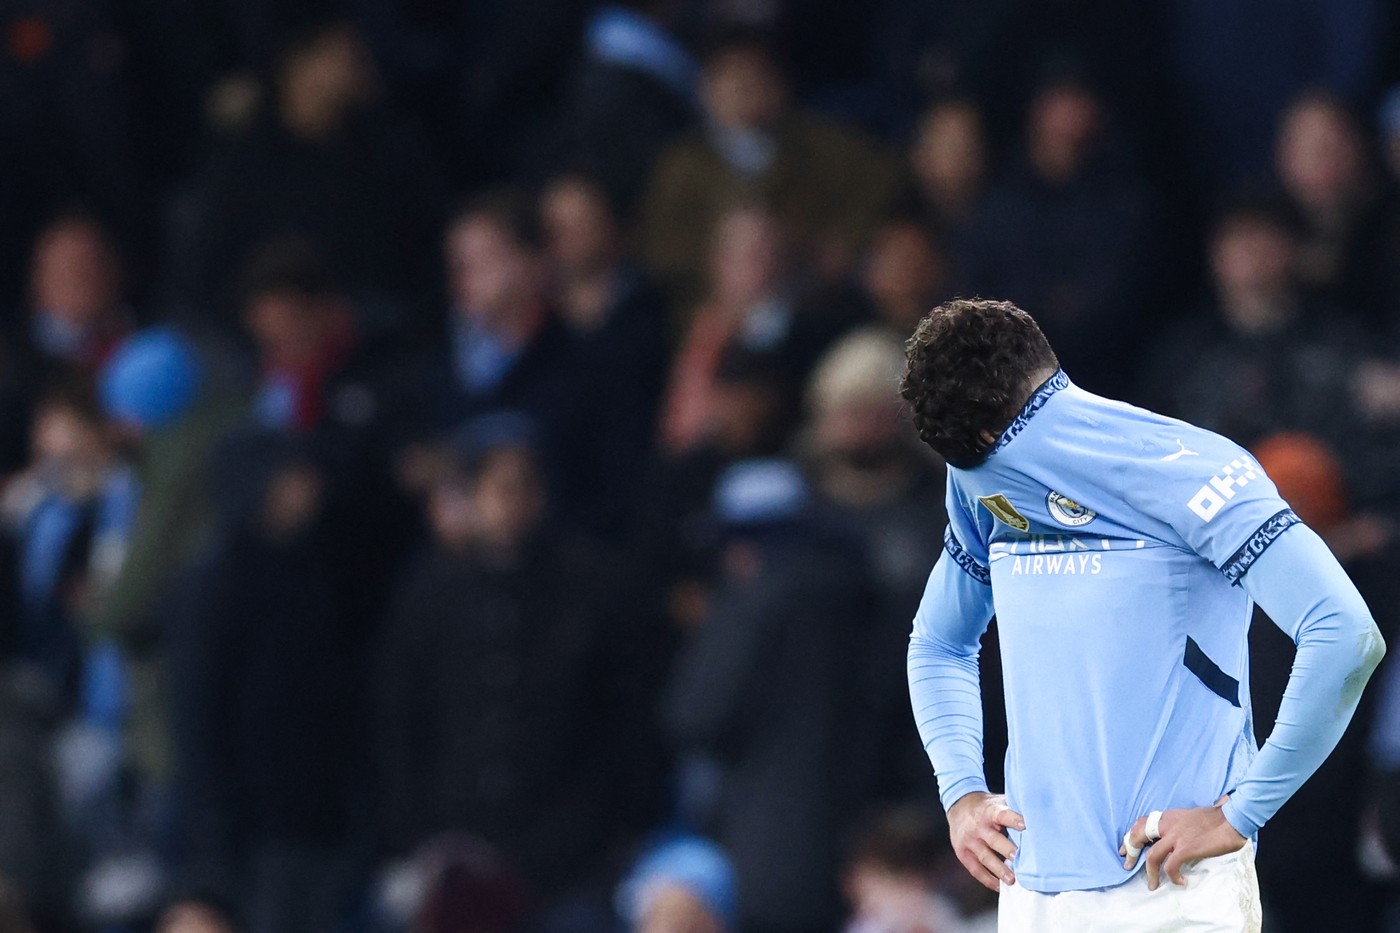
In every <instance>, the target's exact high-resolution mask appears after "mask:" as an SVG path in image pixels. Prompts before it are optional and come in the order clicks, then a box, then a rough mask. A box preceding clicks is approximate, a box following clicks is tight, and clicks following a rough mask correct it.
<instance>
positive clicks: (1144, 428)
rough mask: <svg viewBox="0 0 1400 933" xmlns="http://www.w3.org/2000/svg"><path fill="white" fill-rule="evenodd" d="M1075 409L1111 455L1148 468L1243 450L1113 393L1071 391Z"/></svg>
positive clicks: (1213, 459)
mask: <svg viewBox="0 0 1400 933" xmlns="http://www.w3.org/2000/svg"><path fill="white" fill-rule="evenodd" d="M1076 396H1077V397H1076V398H1075V399H1074V401H1075V404H1074V406H1073V408H1072V416H1074V415H1077V416H1078V420H1079V421H1080V423H1081V424H1083V425H1084V426H1085V427H1086V428H1087V429H1088V432H1087V433H1089V434H1090V435H1091V436H1092V438H1093V440H1094V442H1095V443H1096V445H1097V446H1099V447H1100V448H1102V449H1103V450H1104V452H1105V453H1109V454H1111V455H1112V456H1114V457H1115V458H1121V459H1122V460H1124V461H1126V462H1127V463H1129V464H1137V465H1139V466H1141V467H1143V468H1145V469H1148V470H1151V471H1154V472H1155V471H1158V470H1160V469H1162V467H1161V466H1159V465H1164V464H1182V465H1184V466H1187V467H1190V466H1191V465H1192V464H1194V463H1201V464H1204V463H1214V462H1216V461H1220V460H1221V459H1222V458H1223V459H1224V460H1227V461H1228V460H1231V459H1234V458H1236V457H1239V456H1241V455H1246V456H1247V454H1246V453H1245V450H1244V448H1242V447H1241V446H1240V445H1239V444H1237V443H1235V442H1234V441H1232V440H1230V439H1229V438H1228V437H1225V436H1224V435H1222V434H1217V433H1216V432H1214V431H1211V430H1209V429H1207V428H1203V427H1200V426H1199V425H1194V424H1191V423H1190V422H1187V421H1182V420H1180V419H1178V418H1172V417H1170V416H1168V415H1163V414H1160V413H1158V412H1155V411H1151V410H1149V409H1146V408H1141V407H1139V406H1136V405H1133V404H1131V403H1129V402H1123V401H1119V400H1117V399H1109V398H1104V397H1102V396H1097V395H1093V394H1092V393H1088V392H1082V391H1081V392H1078V393H1076Z"/></svg>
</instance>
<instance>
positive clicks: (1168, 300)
mask: <svg viewBox="0 0 1400 933" xmlns="http://www.w3.org/2000/svg"><path fill="white" fill-rule="evenodd" d="M1397 84H1400V10H1397V9H1396V8H1395V5H1394V4H1391V3H1386V2H1382V0H1268V2H1265V0H1229V2H1222V0H1142V2H1138V3H1132V4H1127V3H1117V2H1111V0H634V2H622V3H601V2H596V0H475V2H452V0H280V2H273V0H204V2H201V3H186V2H181V0H6V2H4V3H3V4H0V218H3V223H0V308H3V309H4V310H3V318H2V319H0V527H2V528H3V535H0V933H49V931H54V933H67V931H74V933H143V931H148V930H158V931H161V933H233V931H246V933H282V931H286V933H341V931H344V933H355V931H365V933H400V931H404V933H407V931H412V933H449V931H450V933H506V931H545V933H613V931H624V930H637V931H645V933H726V931H727V933H808V931H812V933H815V931H831V930H841V929H844V930H848V931H850V933H973V931H989V930H993V929H995V899H994V897H993V898H991V899H990V900H989V898H988V895H987V894H986V892H983V891H982V890H981V889H980V888H977V887H976V886H975V885H974V884H973V883H972V882H971V881H970V879H968V878H966V876H965V875H964V873H963V872H962V871H961V869H960V868H959V867H958V866H957V864H956V860H955V859H954V858H953V857H952V855H951V853H950V852H949V850H948V845H947V842H946V827H945V826H944V825H943V824H942V822H941V821H942V815H941V811H940V809H939V807H938V804H937V797H936V788H935V784H934V780H933V775H932V773H931V769H930V768H929V766H928V764H927V762H926V761H925V759H924V757H923V753H922V750H921V748H920V745H919V740H918V737H917V735H916V733H915V730H914V728H913V723H912V717H911V715H910V714H909V712H908V705H907V697H906V687H905V681H904V673H903V666H904V646H905V642H906V640H907V636H908V630H909V625H910V619H911V618H912V614H913V611H914V608H915V606H916V605H917V603H918V600H919V597H920V594H921V592H922V587H923V582H924V579H925V577H926V575H927V573H928V570H929V568H930V567H931V566H932V564H933V562H934V561H935V560H936V559H937V557H938V555H939V553H940V550H941V540H942V533H943V524H944V518H945V517H944V514H943V510H942V508H943V507H942V465H941V464H940V463H938V462H936V461H935V460H934V459H932V458H931V457H930V456H929V455H928V454H927V453H926V452H925V451H923V450H922V449H920V448H919V447H917V446H916V444H915V443H914V441H915V438H914V434H913V432H912V430H911V429H910V428H909V427H908V425H907V424H906V423H905V422H906V419H905V415H904V413H903V412H902V411H901V408H900V406H899V404H898V400H897V398H896V394H895V391H894V384H895V382H896V380H897V378H898V375H899V372H900V370H901V367H902V348H901V342H902V340H903V339H904V338H905V337H907V336H908V334H909V333H910V332H911V331H912V329H913V327H914V325H915V323H916V322H917V321H918V319H919V318H920V317H921V316H922V315H923V314H924V313H925V312H926V311H927V310H928V309H929V308H930V307H932V306H933V305H934V304H935V303H937V302H939V301H941V300H944V299H946V298H949V297H952V296H954V295H971V294H980V295H984V296H990V297H998V298H1008V299H1012V300H1014V301H1016V302H1018V303H1019V304H1021V305H1022V306H1024V307H1025V308H1027V309H1028V310H1030V311H1031V312H1032V313H1034V314H1035V315H1036V316H1037V317H1038V318H1039V320H1040V321H1041V323H1042V324H1043V325H1044V328H1045V330H1046V331H1047V332H1048V334H1049V336H1050V339H1051V341H1052V342H1053V343H1054V344H1055V346H1056V348H1057V349H1058V351H1059V352H1060V354H1061V358H1062V361H1063V363H1064V365H1065V368H1066V369H1067V370H1068V372H1069V373H1070V374H1071V376H1072V377H1073V378H1074V379H1075V380H1076V381H1078V382H1079V383H1080V384H1081V385H1083V386H1085V387H1087V388H1089V389H1091V390H1094V391H1098V392H1101V393H1105V394H1110V395H1115V396H1119V397H1123V398H1126V399H1128V400H1131V401H1134V402H1137V403H1141V404H1145V405H1148V406H1150V407H1153V408H1156V409H1158V410H1160V411H1163V412H1165V413H1168V414H1171V415H1175V416H1179V417H1183V418H1186V419H1189V420H1192V421H1195V422H1197V423H1200V424H1202V425H1204V426H1206V427H1209V428H1213V429H1216V430H1219V431H1221V432H1224V433H1226V434H1228V435H1230V436H1231V437H1233V438H1235V439H1236V440H1238V441H1240V442H1241V443H1244V444H1246V445H1247V446H1249V447H1250V448H1251V450H1253V451H1254V452H1255V453H1256V455H1257V456H1258V458H1259V459H1260V461H1261V462H1262V463H1263V464H1264V465H1265V467H1266V468H1267V469H1268V470H1269V472H1270V473H1271V474H1272V476H1273V477H1274V478H1275V479H1276V480H1277V482H1278V484H1279V486H1280V487H1281V488H1282V490H1283V493H1284V495H1285V496H1286V497H1287V498H1288V499H1289V500H1290V501H1291V502H1292V503H1293V505H1294V506H1295V508H1296V510H1297V511H1298V512H1299V513H1300V514H1301V515H1302V516H1303V517H1304V519H1305V520H1307V521H1308V522H1309V523H1310V524H1312V525H1313V527H1315V528H1316V529H1317V530H1318V531H1319V532H1320V533H1322V534H1323V536H1324V537H1326V538H1327V540H1328V542H1329V543H1330V544H1331V546H1332V547H1333V548H1334V550H1336V552H1337V553H1338V555H1339V556H1340V557H1341V558H1342V559H1343V561H1344V562H1345V563H1346V565H1347V567H1348V569H1349V570H1350V571H1351V572H1352V573H1353V575H1354V576H1355V578H1356V580H1357V582H1358V584H1359V585H1360V586H1361V588H1362V590H1363V592H1364V593H1365V594H1366V596H1367V597H1368V599H1369V601H1370V604H1371V607H1372V609H1373V610H1374V612H1375V614H1376V617H1377V620H1378V621H1379V623H1380V624H1381V626H1382V629H1383V631H1384V632H1385V634H1386V636H1387V637H1388V638H1390V639H1391V640H1392V642H1393V640H1394V639H1395V638H1396V637H1397V635H1398V634H1400V626H1397V613H1400V607H1398V606H1397V599H1398V598H1400V593H1397V589H1398V588H1400V572H1397V571H1400V563H1397V556H1398V552H1397V539H1396V524H1395V522H1396V519H1397V516H1400V88H1396V87H1395V86H1396V85H1397ZM1252 638H1253V641H1254V643H1255V644H1254V671H1253V681H1254V683H1253V687H1254V690H1253V692H1254V701H1255V711H1256V713H1255V719H1256V725H1257V730H1258V732H1259V734H1260V735H1264V734H1266V733H1267V732H1268V730H1269V728H1270V726H1271V725H1272V722H1273V717H1274V714H1275V713H1276V711H1277V706H1278V699H1279V696H1280V694H1281V691H1282V688H1283V683H1284V681H1285V679H1286V677H1287V674H1288V671H1289V666H1290V664H1291V660H1292V646H1291V644H1289V642H1288V640H1287V639H1286V638H1285V637H1284V636H1282V635H1281V634H1279V633H1278V631H1277V630H1275V629H1274V628H1273V627H1272V626H1270V625H1268V624H1267V622H1263V621H1262V620H1261V622H1260V623H1259V624H1257V625H1256V626H1255V629H1254V633H1253V636H1252ZM1395 654H1396V652H1392V656H1394V655H1395ZM983 666H984V671H983V675H984V682H985V683H986V684H987V685H988V694H989V699H988V701H987V705H988V710H987V733H988V740H987V746H988V747H987V759H988V771H989V778H990V780H991V782H992V785H993V786H994V787H995V786H999V782H1000V774H999V772H1000V770H1001V765H1000V758H1001V754H1002V750H1003V748H1004V725H1003V719H1002V713H1001V711H1000V709H999V701H998V700H997V699H996V693H997V685H998V683H999V673H998V670H997V662H996V642H995V630H993V632H992V633H990V634H989V636H988V639H987V651H986V652H985V653H984V658H983ZM1394 671H1400V666H1398V665H1397V664H1396V663H1395V662H1391V667H1390V669H1387V668H1382V671H1381V673H1380V674H1379V675H1378V679H1377V681H1376V685H1375V687H1374V688H1373V689H1372V690H1371V691H1369V693H1368V695H1367V698H1366V700H1365V701H1363V705H1362V709H1361V712H1360V714H1359V715H1358V717H1357V719H1356V721H1355V722H1354V723H1353V726H1352V728H1351V731H1350V732H1349V733H1348V735H1347V737H1346V738H1345V739H1344V741H1343V744H1342V746H1341V748H1340V749H1339V750H1338V752H1337V753H1336V754H1334V755H1333V757H1332V758H1331V760H1329V762H1328V763H1327V764H1326V765H1325V766H1324V768H1323V770H1322V771H1321V772H1320V773H1319V774H1318V775H1317V777H1316V778H1314V779H1313V780H1312V781H1311V782H1310V783H1309V784H1308V785H1307V786H1306V787H1305V788H1304V789H1303V791H1302V792H1301V793H1300V794H1299V795H1298V797H1297V798H1296V799H1295V800H1294V801H1293V802H1292V803H1290V804H1289V805H1288V807H1286V808H1285V809H1284V811H1283V812H1282V813H1281V814H1280V815H1279V817H1278V818H1277V819H1276V820H1275V821H1274V822H1273V823H1271V824H1270V826H1269V827H1268V828H1267V829H1266V830H1265V832H1264V835H1263V839H1262V842H1261V847H1260V854H1259V869H1260V875H1261V880H1262V886H1263V895H1264V900H1265V905H1266V910H1267V912H1268V916H1269V920H1268V924H1269V929H1271V930H1275V931H1281V933H1290V931H1308V933H1311V931H1324V930H1325V931H1363V933H1364V931H1373V930H1374V931H1381V930H1400V924H1398V923H1397V920H1396V919H1395V917H1394V916H1393V913H1394V910H1393V908H1394V905H1395V901H1396V891H1397V889H1396V885H1397V880H1396V879H1397V869H1396V861H1395V860H1394V858H1393V856H1392V855H1391V853H1392V852H1394V853H1396V855H1400V846H1397V845H1396V842H1397V841H1400V810H1397V807H1396V806H1395V801H1396V799H1397V797H1400V793H1397V789H1396V788H1397V783H1396V779H1395V776H1396V775H1397V774H1400V674H1396V673H1393V672H1394ZM1391 681H1395V683H1392V682H1391Z"/></svg>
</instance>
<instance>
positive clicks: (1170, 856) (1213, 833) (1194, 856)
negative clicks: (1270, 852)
mask: <svg viewBox="0 0 1400 933" xmlns="http://www.w3.org/2000/svg"><path fill="white" fill-rule="evenodd" d="M1229 799H1230V798H1228V797H1221V798H1220V799H1219V800H1217V801H1216V802H1215V805H1214V806H1210V807H1193V808H1192V809H1189V810H1163V811H1162V818H1161V820H1160V822H1159V823H1158V828H1159V829H1161V831H1162V836H1161V838H1160V839H1157V840H1156V841H1149V840H1148V838H1147V817H1145V816H1143V817H1139V818H1138V821H1137V822H1136V823H1134V824H1133V828H1132V829H1131V830H1129V831H1128V839H1129V841H1131V842H1132V844H1133V845H1135V846H1137V847H1138V848H1141V849H1146V850H1147V851H1146V852H1145V853H1140V854H1145V855H1146V857H1147V887H1148V889H1149V890H1152V891H1155V890H1157V886H1158V885H1159V884H1161V882H1162V872H1164V871H1165V872H1166V875H1167V877H1168V878H1170V879H1171V880H1172V883H1173V884H1179V885H1182V886H1185V884H1186V879H1185V878H1184V877H1182V874H1181V869H1182V868H1183V867H1185V866H1186V865H1187V864H1188V863H1190V862H1196V861H1199V860H1201V859H1205V858H1214V857H1215V856H1217V855H1228V854H1229V853H1231V852H1238V851H1239V850H1240V849H1242V848H1244V844H1245V842H1246V841H1247V840H1246V839H1245V837H1243V836H1241V835H1240V834H1239V833H1238V832H1236V830H1235V827H1233V826H1231V825H1230V824H1229V823H1228V822H1227V821H1226V819H1225V814H1224V811H1222V810H1221V809H1220V808H1221V806H1222V805H1223V804H1224V803H1225V801H1226V800H1229ZM1149 846H1150V848H1149ZM1118 854H1119V855H1121V856H1123V867H1124V868H1126V869H1128V870H1130V871H1131V870H1132V868H1133V867H1134V866H1135V865H1137V860H1138V858H1139V855H1130V854H1129V853H1128V851H1127V849H1126V848H1124V847H1123V846H1119V847H1118Z"/></svg>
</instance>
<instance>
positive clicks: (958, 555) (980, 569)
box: [943, 528, 992, 586]
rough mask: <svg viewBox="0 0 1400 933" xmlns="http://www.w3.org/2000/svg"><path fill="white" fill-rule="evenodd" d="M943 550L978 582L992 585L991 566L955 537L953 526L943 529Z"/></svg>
mask: <svg viewBox="0 0 1400 933" xmlns="http://www.w3.org/2000/svg"><path fill="white" fill-rule="evenodd" d="M943 550H945V551H947V552H948V556H949V557H951V558H952V559H953V560H954V561H955V562H956V563H957V565H958V566H959V567H961V568H962V569H963V570H965V571H967V573H968V575H969V576H971V577H972V579H974V580H976V581H977V582H978V583H985V584H986V585H987V586H991V585H992V571H991V568H989V567H987V566H986V565H985V564H983V563H981V562H980V561H979V560H978V559H977V558H975V557H973V556H972V552H971V551H969V550H968V549H967V548H965V547H963V546H962V544H961V542H959V541H958V539H957V538H956V537H954V535H953V529H952V528H946V529H944V531H943Z"/></svg>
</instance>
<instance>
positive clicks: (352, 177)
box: [166, 21, 442, 325]
mask: <svg viewBox="0 0 1400 933" xmlns="http://www.w3.org/2000/svg"><path fill="white" fill-rule="evenodd" d="M441 199H442V188H441V183H440V181H439V178H438V173H437V170H436V168H435V166H434V157H433V154H432V153H431V152H430V151H429V149H428V147H427V145H426V144H425V143H424V141H423V140H422V139H421V138H420V136H419V135H418V134H417V133H416V132H415V131H414V129H413V127H412V126H411V125H409V124H406V123H404V122H403V121H401V120H399V119H398V118H397V116H396V115H395V114H394V113H393V112H391V111H388V110H386V109H385V108H384V107H383V106H382V105H381V103H380V101H379V93H378V89H377V76H376V73H375V69H374V65H373V62H372V61H371V59H370V57H369V53H368V51H367V50H366V48H365V46H364V43H363V40H362V39H361V37H360V36H359V34H358V33H357V32H356V31H355V29H354V28H353V27H351V26H350V25H348V24H346V23H344V22H336V21H331V22H322V23H320V24H318V25H316V26H314V27H312V28H310V29H308V30H307V31H305V32H304V33H303V34H302V35H301V36H299V37H298V38H297V39H295V40H293V41H292V42H291V43H289V45H288V47H287V49H286V50H285V52H284V53H283V55H282V57H281V60H280V62H279V65H278V70H277V76H276V83H275V93H274V94H273V95H272V98H271V100H270V101H269V102H268V105H267V107H266V108H265V109H264V110H263V111H262V112H260V113H258V114H257V115H256V118H255V120H254V122H253V123H252V125H251V126H250V127H248V129H247V130H246V132H244V133H242V134H240V135H235V136H233V137H230V138H226V139H222V140H220V141H218V143H217V144H216V145H215V147H214V151H213V153H212V155H211V156H210V158H209V160H208V162H207V164H206V165H205V166H204V167H203V168H202V169H200V171H199V172H198V173H197V174H196V176H195V177H194V178H193V179H192V180H191V182H190V183H189V185H188V186H187V189H186V191H185V193H184V196H183V198H182V201H181V203H180V204H179V205H178V206H177V209H176V210H175V211H174V212H173V217H174V222H173V225H172V229H171V230H170V234H169V251H170V257H171V259H170V265H169V271H168V281H167V283H166V285H167V288H168V290H169V295H168V300H169V301H170V302H172V303H173V310H174V311H175V312H177V313H178V314H181V315H183V316H184V318H185V319H186V320H188V321H191V322H196V323H200V324H206V325H208V324H225V325H226V324H227V322H228V321H229V320H230V318H231V316H232V315H231V314H230V312H231V311H232V310H233V307H234V305H235V303H236V300H237V295H236V289H235V287H234V286H235V285H236V281H235V276H236V273H237V271H238V268H239V264H240V263H241V262H242V260H243V258H244V257H245V256H246V255H247V254H248V253H249V251H250V250H251V249H252V248H253V247H254V246H255V245H256V244H258V243H260V242H263V241H265V240H266V239H268V238H269V237H279V236H290V235H300V236H306V237H311V238H312V239H314V240H315V241H317V242H319V243H324V244H325V245H326V251H327V255H328V256H329V257H330V259H331V261H332V262H333V264H334V265H333V272H334V273H335V275H336V277H337V279H338V280H339V281H340V282H342V283H344V286H345V288H346V289H347V290H348V291H349V292H351V293H352V294H354V295H357V296H373V297H374V298H376V299H379V300H385V299H393V300H392V301H390V304H391V305H392V307H391V308H390V310H391V311H393V312H395V313H397V314H398V315H399V316H400V318H402V323H404V324H405V325H408V324H412V323H415V322H412V321H410V320H409V317H410V313H411V310H412V304H411V303H406V302H405V299H410V300H414V299H416V300H420V301H421V300H423V299H426V297H427V295H428V294H430V289H429V288H428V286H429V285H430V283H432V282H433V281H434V278H433V272H434V270H433V268H432V264H431V256H432V250H431V248H430V247H431V243H432V238H433V232H434V231H435V230H436V229H438V222H439V219H440V213H439V212H440V207H439V205H440V204H441ZM220 312H222V313H220Z"/></svg>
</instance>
